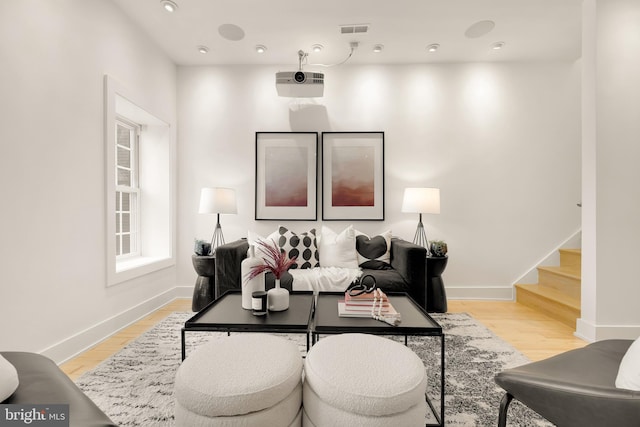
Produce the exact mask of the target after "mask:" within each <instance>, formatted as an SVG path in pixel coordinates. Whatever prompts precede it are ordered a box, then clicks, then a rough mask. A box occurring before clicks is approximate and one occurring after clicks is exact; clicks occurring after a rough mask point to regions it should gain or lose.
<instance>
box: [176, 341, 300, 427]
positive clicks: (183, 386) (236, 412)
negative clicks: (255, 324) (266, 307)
mask: <svg viewBox="0 0 640 427" xmlns="http://www.w3.org/2000/svg"><path fill="white" fill-rule="evenodd" d="M301 378H302V357H301V356H300V352H299V350H298V347H297V346H296V345H295V344H294V343H292V342H291V341H289V340H287V339H284V338H280V337H277V336H274V335H269V334H249V333H247V334H245V333H242V334H235V335H232V336H230V337H223V338H220V339H217V340H214V341H212V342H210V343H208V344H205V345H202V346H200V347H199V348H197V349H196V350H195V351H193V352H192V353H191V354H190V355H189V357H187V358H186V359H185V360H184V362H183V363H182V365H180V367H179V368H178V372H177V373H176V380H175V390H174V396H175V399H176V413H175V416H176V425H178V426H193V425H198V426H238V425H242V426H253V425H255V426H260V425H265V424H264V423H265V422H267V424H269V425H281V426H289V425H290V424H291V423H292V422H293V421H294V420H295V419H296V417H299V412H300V405H301V400H302V388H301Z"/></svg>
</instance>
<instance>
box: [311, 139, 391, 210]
mask: <svg viewBox="0 0 640 427" xmlns="http://www.w3.org/2000/svg"><path fill="white" fill-rule="evenodd" d="M322 219H323V220H325V221H332V220H336V221H337V220H349V221H356V220H357V221H382V220H384V132H323V133H322Z"/></svg>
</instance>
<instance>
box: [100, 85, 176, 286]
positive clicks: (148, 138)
mask: <svg viewBox="0 0 640 427" xmlns="http://www.w3.org/2000/svg"><path fill="white" fill-rule="evenodd" d="M145 101H146V102H145ZM148 101H149V98H148V96H144V95H143V94H141V93H140V92H138V91H135V90H131V88H127V87H125V86H123V85H122V84H120V82H118V81H117V80H116V79H114V78H113V77H111V76H109V75H104V128H103V132H104V139H103V141H104V159H105V169H104V173H105V181H104V182H105V190H104V200H105V201H104V203H105V216H104V222H105V243H104V244H105V252H104V253H105V261H106V266H105V267H106V268H105V275H106V277H105V279H106V280H105V286H106V287H111V286H115V285H119V284H123V285H125V284H126V285H130V286H134V285H135V284H137V283H140V281H139V280H134V279H136V278H141V277H142V276H145V275H149V274H152V273H155V272H159V271H160V270H163V269H166V268H169V267H175V265H176V255H175V254H176V196H175V190H176V157H175V156H176V143H175V138H176V134H175V129H174V128H173V127H172V126H171V124H170V123H171V122H170V121H169V120H166V118H167V117H171V116H170V115H167V114H166V111H165V114H164V115H162V114H158V113H157V110H156V109H155V108H149V106H150V105H153V103H150V102H148ZM118 115H120V116H123V117H125V118H126V119H129V121H130V122H134V123H137V124H139V125H140V136H139V138H138V144H139V147H138V159H137V162H138V172H139V173H138V179H139V188H140V195H139V197H138V211H139V215H140V219H139V220H138V221H139V222H138V230H139V231H140V234H139V250H140V255H138V256H130V257H126V258H124V257H123V258H122V259H120V258H117V257H116V249H115V244H116V238H115V228H116V222H115V212H116V197H115V194H116V184H117V181H116V179H117V178H116V176H115V175H116V156H115V155H114V153H116V148H115V147H116V144H115V143H116V118H117V116H118ZM145 153H148V154H145ZM147 186H149V192H151V193H150V194H152V196H151V197H149V196H145V194H147V190H145V187H147ZM145 224H146V225H145Z"/></svg>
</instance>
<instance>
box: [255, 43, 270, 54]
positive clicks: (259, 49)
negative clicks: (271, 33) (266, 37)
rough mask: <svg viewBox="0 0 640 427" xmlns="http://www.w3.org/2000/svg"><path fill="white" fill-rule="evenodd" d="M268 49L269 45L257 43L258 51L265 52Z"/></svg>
mask: <svg viewBox="0 0 640 427" xmlns="http://www.w3.org/2000/svg"><path fill="white" fill-rule="evenodd" d="M266 51H267V47H266V46H263V45H261V44H258V45H256V52H258V53H265V52H266Z"/></svg>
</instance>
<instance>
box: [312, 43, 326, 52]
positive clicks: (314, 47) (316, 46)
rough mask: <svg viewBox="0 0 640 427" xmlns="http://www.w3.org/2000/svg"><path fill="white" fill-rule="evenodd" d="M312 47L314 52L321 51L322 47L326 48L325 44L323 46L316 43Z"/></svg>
mask: <svg viewBox="0 0 640 427" xmlns="http://www.w3.org/2000/svg"><path fill="white" fill-rule="evenodd" d="M311 49H312V50H313V51H314V52H320V51H321V50H322V49H324V46H322V45H321V44H314V45H313V46H311Z"/></svg>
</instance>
